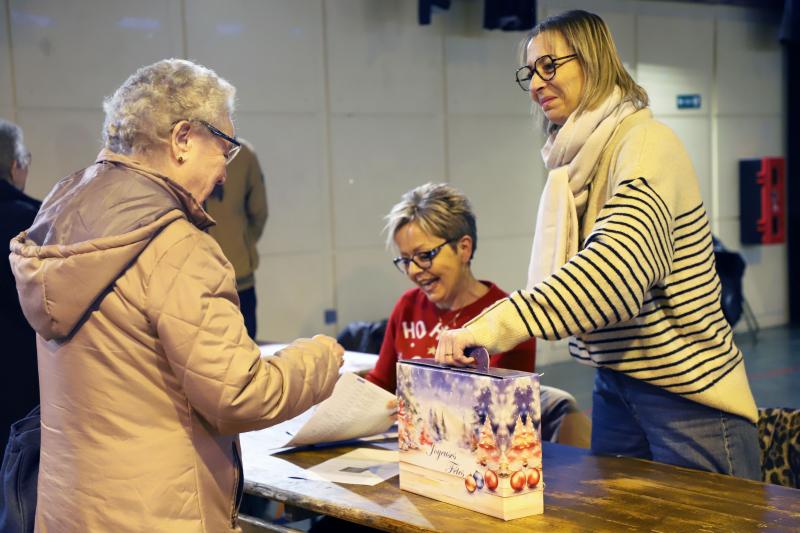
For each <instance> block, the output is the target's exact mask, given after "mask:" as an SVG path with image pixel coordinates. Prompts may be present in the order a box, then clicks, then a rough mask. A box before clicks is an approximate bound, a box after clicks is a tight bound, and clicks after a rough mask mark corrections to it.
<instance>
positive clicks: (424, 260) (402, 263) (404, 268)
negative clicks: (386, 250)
mask: <svg viewBox="0 0 800 533" xmlns="http://www.w3.org/2000/svg"><path fill="white" fill-rule="evenodd" d="M457 240H458V238H455V239H450V240H449V241H444V242H443V243H442V244H440V245H439V246H437V247H436V248H431V249H430V250H428V251H425V252H417V253H415V254H414V255H412V256H411V257H403V256H398V257H395V258H394V259H392V263H394V266H396V267H397V270H399V271H400V272H402V273H403V274H408V269H409V267H410V266H411V263H414V264H415V265H417V266H418V267H419V268H421V269H422V270H428V269H429V268H430V267H431V265H432V264H433V258H434V257H436V256H437V255H438V254H439V252H440V251H441V250H442V248H444V247H445V245H447V244H450V243H453V242H456V241H457Z"/></svg>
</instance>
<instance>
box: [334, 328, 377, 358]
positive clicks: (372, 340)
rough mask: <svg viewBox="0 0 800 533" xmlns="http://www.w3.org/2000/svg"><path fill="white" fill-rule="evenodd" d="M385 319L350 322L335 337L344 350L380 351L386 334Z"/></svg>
mask: <svg viewBox="0 0 800 533" xmlns="http://www.w3.org/2000/svg"><path fill="white" fill-rule="evenodd" d="M386 323H387V321H386V320H379V321H377V322H350V323H349V324H347V326H345V328H344V329H343V330H342V331H341V332H340V333H339V335H338V336H337V337H336V340H337V341H338V342H339V344H341V345H342V346H343V347H344V349H345V350H348V351H351V352H363V353H380V351H381V344H383V337H384V335H386Z"/></svg>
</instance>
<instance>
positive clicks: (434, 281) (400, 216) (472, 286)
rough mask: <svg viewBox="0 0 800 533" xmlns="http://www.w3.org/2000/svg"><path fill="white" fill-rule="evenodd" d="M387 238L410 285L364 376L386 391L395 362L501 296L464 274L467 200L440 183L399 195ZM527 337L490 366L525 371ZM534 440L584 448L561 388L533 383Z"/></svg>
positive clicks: (471, 234)
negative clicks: (537, 424) (536, 402)
mask: <svg viewBox="0 0 800 533" xmlns="http://www.w3.org/2000/svg"><path fill="white" fill-rule="evenodd" d="M386 219H387V224H386V231H387V234H388V243H389V244H390V245H392V246H393V247H395V248H397V250H398V251H399V252H400V255H399V256H398V257H396V258H395V259H394V264H395V265H396V266H397V268H398V269H399V270H400V272H402V273H403V274H405V275H406V276H408V278H409V279H410V280H411V281H412V282H413V283H414V285H415V287H414V288H413V289H410V290H408V291H407V292H406V293H405V294H403V295H402V296H401V297H400V299H399V300H398V301H397V303H396V304H395V306H394V310H393V311H392V314H391V316H390V317H389V323H388V325H387V327H386V336H385V337H384V339H383V344H382V345H381V351H380V355H379V356H378V362H377V364H376V365H375V368H374V369H372V371H371V372H369V374H367V379H368V380H369V381H371V382H372V383H375V384H376V385H379V386H381V387H383V388H384V389H386V390H388V391H390V392H394V391H395V387H396V384H397V377H396V374H395V363H396V362H397V361H398V360H399V359H414V358H420V357H433V356H434V354H435V352H436V344H437V342H438V338H439V333H440V332H442V331H445V330H448V329H458V328H460V327H462V326H463V324H465V323H466V322H468V321H469V320H471V319H472V318H474V317H475V316H477V315H478V314H479V313H480V312H481V311H482V310H483V309H484V308H486V307H488V306H489V305H491V304H493V303H494V302H496V301H497V300H500V299H502V298H505V297H506V296H507V294H506V293H505V292H503V290H502V289H500V288H499V287H498V286H497V285H495V284H494V283H492V282H490V281H480V280H478V279H476V278H475V276H474V275H473V274H472V269H471V264H472V258H473V257H474V255H475V250H476V249H477V242H478V236H477V225H476V222H475V215H474V214H473V212H472V207H471V206H470V203H469V200H468V199H467V197H466V196H464V194H462V193H461V192H460V191H458V190H456V189H455V188H453V187H451V186H449V185H446V184H430V183H428V184H426V185H422V186H420V187H417V188H415V189H413V190H411V191H409V192H407V193H406V194H404V195H403V197H402V200H401V201H400V203H398V204H397V205H395V206H394V207H393V208H392V211H391V212H390V213H389V215H387V217H386ZM535 342H536V341H535V339H533V338H531V339H529V340H527V341H525V342H523V343H521V344H519V345H518V346H516V347H514V348H513V349H511V350H509V351H507V352H505V353H499V354H495V355H493V356H492V358H491V360H490V366H494V367H502V368H511V369H515V370H524V371H527V372H533V371H534V368H535V359H536V344H535ZM541 403H542V439H543V440H549V441H558V442H560V443H562V444H571V445H573V446H581V447H584V448H588V446H589V439H590V432H591V425H590V423H589V419H588V418H587V417H586V415H584V414H583V413H581V411H580V410H579V409H578V408H577V404H576V402H575V399H574V398H573V397H572V395H570V394H569V393H567V392H565V391H562V390H559V389H555V388H552V387H547V386H542V387H541Z"/></svg>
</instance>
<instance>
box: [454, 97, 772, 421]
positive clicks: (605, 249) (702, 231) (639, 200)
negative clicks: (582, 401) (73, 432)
mask: <svg viewBox="0 0 800 533" xmlns="http://www.w3.org/2000/svg"><path fill="white" fill-rule="evenodd" d="M645 111H646V110H645ZM631 119H634V120H636V125H635V126H633V127H632V128H631V127H630V126H631V125H630V124H628V126H629V128H628V129H627V132H626V133H625V134H624V135H623V136H621V137H617V136H615V137H612V139H611V141H610V142H609V146H607V147H606V149H605V151H604V156H603V157H602V158H601V163H600V165H599V166H598V168H599V169H605V168H608V187H609V188H608V189H607V190H608V191H611V193H610V194H605V195H601V196H600V197H597V196H598V195H597V194H595V196H596V198H595V200H594V202H595V203H599V204H601V205H600V206H599V207H598V208H597V210H598V213H597V216H596V218H594V223H593V225H592V227H591V231H589V232H588V236H587V237H586V238H585V240H584V243H583V248H582V249H581V250H580V251H579V253H578V254H577V255H575V256H574V257H573V258H572V259H571V260H570V261H569V262H568V263H567V264H565V265H564V266H563V267H562V268H561V269H560V270H559V271H557V272H556V273H554V274H553V275H552V276H550V277H549V278H547V279H545V280H544V281H543V282H542V283H540V284H539V285H537V286H536V287H534V288H533V290H532V291H530V292H529V291H517V292H515V293H513V294H512V295H510V296H509V297H508V298H506V299H504V300H500V301H499V302H497V303H496V304H494V305H493V306H491V307H489V308H487V309H486V310H485V311H484V312H483V313H482V314H481V315H479V316H478V317H477V318H476V319H475V320H473V321H472V322H470V323H469V324H468V325H467V328H468V329H469V330H470V331H471V332H472V333H473V335H474V336H475V339H476V341H477V342H478V343H479V344H482V345H485V346H487V347H489V348H490V349H491V350H493V351H494V350H498V351H502V350H504V349H506V347H507V346H514V345H516V344H517V343H518V342H520V340H522V339H525V338H528V337H532V336H535V337H538V338H542V339H547V340H555V339H561V338H565V337H570V336H571V337H572V338H571V339H570V343H569V351H570V354H571V355H572V357H574V358H576V359H578V360H579V361H581V362H583V363H587V364H591V365H597V366H606V367H608V368H611V369H614V370H616V371H619V372H622V373H625V374H627V375H629V376H631V377H634V378H637V379H641V380H643V381H646V382H648V383H651V384H653V385H657V386H659V387H663V388H664V389H666V390H669V391H671V392H674V393H677V394H680V395H682V396H684V397H686V398H689V399H692V400H694V401H697V402H699V403H702V404H706V405H709V406H711V407H714V408H717V409H720V410H722V411H726V412H729V413H733V414H737V415H740V416H743V417H745V418H747V419H749V420H751V421H753V422H755V420H756V416H757V414H756V407H755V403H754V402H753V398H752V394H751V393H750V388H749V385H748V383H747V378H746V375H745V372H744V361H743V356H742V352H741V351H740V350H739V349H738V348H737V347H736V345H735V344H734V342H733V333H732V331H731V328H730V326H729V325H728V323H727V321H726V320H725V318H724V316H723V314H722V309H721V306H720V291H721V287H720V281H719V278H718V276H717V274H716V269H715V264H714V255H713V248H712V242H711V231H710V227H709V223H708V217H707V215H706V211H705V208H704V207H703V204H702V200H701V197H700V193H699V188H698V186H697V180H696V177H695V174H694V170H693V169H692V167H691V163H690V162H689V160H688V156H686V152H685V149H684V148H683V146H682V145H681V143H680V141H679V140H678V139H677V137H675V135H674V134H673V133H672V131H671V130H669V128H667V127H666V126H663V125H662V124H660V123H658V122H656V121H655V120H653V119H652V118H651V116H650V114H649V112H646V113H644V112H642V111H640V112H638V113H636V114H634V115H632V117H631V118H629V119H626V120H631ZM603 158H605V160H603ZM590 202H591V200H590ZM590 211H591V209H590ZM585 221H586V219H584V223H586V222H585Z"/></svg>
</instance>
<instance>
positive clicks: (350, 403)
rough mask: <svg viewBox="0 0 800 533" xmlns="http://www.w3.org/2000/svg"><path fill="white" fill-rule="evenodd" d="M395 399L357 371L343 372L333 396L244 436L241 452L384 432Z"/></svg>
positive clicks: (391, 422) (390, 418)
mask: <svg viewBox="0 0 800 533" xmlns="http://www.w3.org/2000/svg"><path fill="white" fill-rule="evenodd" d="M394 398H395V396H394V394H392V393H390V392H387V391H385V390H383V389H382V388H380V387H378V386H377V385H374V384H372V383H370V382H369V381H367V380H365V379H364V378H361V377H359V376H357V375H355V374H352V373H347V374H343V375H342V376H341V377H340V378H339V381H338V382H336V386H335V387H334V389H333V394H332V395H331V397H330V398H328V399H327V400H325V401H324V402H322V403H320V404H319V405H317V406H316V407H312V408H311V409H309V410H308V411H306V412H305V413H303V414H301V415H299V416H297V417H295V418H293V419H291V420H287V421H286V422H282V423H280V424H278V425H275V426H272V427H270V428H266V429H262V430H260V431H252V432H249V433H243V434H242V435H241V441H242V453H243V454H244V455H245V456H247V455H249V454H256V453H275V452H277V451H281V450H282V449H286V448H289V447H295V446H302V445H307V444H322V443H327V442H337V441H344V440H353V439H358V438H362V437H369V436H371V435H376V434H380V433H385V432H386V431H387V430H388V429H389V428H390V427H391V426H392V424H394V422H395V418H394V417H393V416H392V413H393V410H390V409H387V408H386V404H387V403H388V402H389V400H393V399H394Z"/></svg>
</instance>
